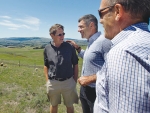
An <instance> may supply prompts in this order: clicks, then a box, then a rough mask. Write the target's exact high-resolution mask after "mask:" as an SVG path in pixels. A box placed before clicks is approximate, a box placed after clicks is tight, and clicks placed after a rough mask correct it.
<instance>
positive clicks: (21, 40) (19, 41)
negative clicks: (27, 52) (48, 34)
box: [0, 37, 87, 47]
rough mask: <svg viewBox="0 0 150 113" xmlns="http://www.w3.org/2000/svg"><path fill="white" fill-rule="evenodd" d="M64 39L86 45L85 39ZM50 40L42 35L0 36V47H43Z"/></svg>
mask: <svg viewBox="0 0 150 113" xmlns="http://www.w3.org/2000/svg"><path fill="white" fill-rule="evenodd" d="M65 40H74V41H75V42H76V43H77V44H79V45H87V41H86V40H76V39H71V38H65ZM50 41H51V38H42V37H10V38H0V46H1V47H25V46H31V47H45V45H46V44H48V43H49V42H50Z"/></svg>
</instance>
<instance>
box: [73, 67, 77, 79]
mask: <svg viewBox="0 0 150 113" xmlns="http://www.w3.org/2000/svg"><path fill="white" fill-rule="evenodd" d="M73 69H74V76H73V78H74V80H75V81H76V82H77V79H78V64H77V65H75V66H74V67H73Z"/></svg>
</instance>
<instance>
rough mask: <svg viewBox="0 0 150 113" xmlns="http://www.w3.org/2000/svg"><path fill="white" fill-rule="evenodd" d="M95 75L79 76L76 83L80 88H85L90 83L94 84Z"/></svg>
mask: <svg viewBox="0 0 150 113" xmlns="http://www.w3.org/2000/svg"><path fill="white" fill-rule="evenodd" d="M96 79H97V77H96V75H89V76H81V77H80V78H79V79H78V82H79V84H80V85H82V86H87V85H89V84H91V83H94V82H96Z"/></svg>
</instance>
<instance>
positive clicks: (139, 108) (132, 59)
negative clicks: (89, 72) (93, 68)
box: [94, 23, 150, 113]
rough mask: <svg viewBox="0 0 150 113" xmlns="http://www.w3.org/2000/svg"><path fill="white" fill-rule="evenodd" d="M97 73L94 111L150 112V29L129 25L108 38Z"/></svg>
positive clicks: (116, 112) (145, 25) (109, 112)
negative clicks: (106, 50) (105, 51)
mask: <svg viewBox="0 0 150 113" xmlns="http://www.w3.org/2000/svg"><path fill="white" fill-rule="evenodd" d="M112 44H113V45H112V48H111V50H110V51H109V52H108V54H107V57H106V59H107V60H106V62H105V64H104V66H103V68H102V70H101V71H99V72H98V73H97V81H96V94H97V97H96V101H95V104H94V113H150V31H149V30H148V25H147V24H146V23H138V24H135V25H131V26H129V27H127V28H126V29H124V30H123V31H121V32H120V33H119V34H117V35H116V36H115V37H114V38H113V39H112Z"/></svg>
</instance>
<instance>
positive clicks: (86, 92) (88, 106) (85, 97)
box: [80, 86, 96, 113]
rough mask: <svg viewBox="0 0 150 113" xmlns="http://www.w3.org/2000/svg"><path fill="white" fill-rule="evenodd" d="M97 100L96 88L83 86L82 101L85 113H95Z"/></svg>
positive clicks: (81, 89) (81, 91)
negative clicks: (94, 108)
mask: <svg viewBox="0 0 150 113" xmlns="http://www.w3.org/2000/svg"><path fill="white" fill-rule="evenodd" d="M95 99H96V91H95V88H92V87H89V86H81V88H80V101H81V104H82V109H83V113H93V107H94V101H95Z"/></svg>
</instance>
